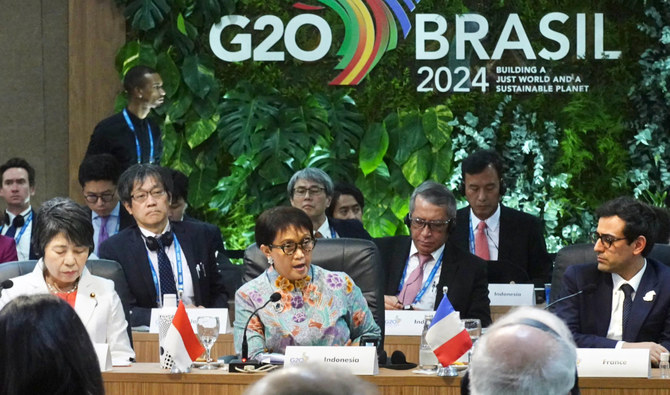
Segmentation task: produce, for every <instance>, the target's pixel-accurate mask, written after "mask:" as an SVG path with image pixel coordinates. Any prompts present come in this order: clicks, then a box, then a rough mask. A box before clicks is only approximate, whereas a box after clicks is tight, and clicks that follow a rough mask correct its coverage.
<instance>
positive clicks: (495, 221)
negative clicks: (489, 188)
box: [470, 203, 500, 232]
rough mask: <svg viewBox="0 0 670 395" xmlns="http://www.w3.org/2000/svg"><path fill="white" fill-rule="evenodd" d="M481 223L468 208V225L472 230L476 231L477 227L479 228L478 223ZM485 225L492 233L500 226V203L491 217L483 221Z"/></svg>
mask: <svg viewBox="0 0 670 395" xmlns="http://www.w3.org/2000/svg"><path fill="white" fill-rule="evenodd" d="M480 222H482V220H480V219H479V218H477V216H476V215H475V214H474V213H473V212H472V208H470V223H471V224H472V229H473V230H474V229H477V226H479V223H480ZM484 222H485V223H486V227H487V228H489V229H491V230H492V231H493V232H495V231H497V230H498V227H499V226H500V203H498V208H496V211H495V212H494V213H493V215H491V216H490V217H488V218H486V219H485V220H484Z"/></svg>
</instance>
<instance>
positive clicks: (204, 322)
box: [198, 316, 219, 370]
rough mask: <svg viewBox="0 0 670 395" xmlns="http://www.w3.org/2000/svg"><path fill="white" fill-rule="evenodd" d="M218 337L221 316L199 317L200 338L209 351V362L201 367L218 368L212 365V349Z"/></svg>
mask: <svg viewBox="0 0 670 395" xmlns="http://www.w3.org/2000/svg"><path fill="white" fill-rule="evenodd" d="M217 337H219V318H218V317H209V316H203V317H198V338H200V343H202V345H203V347H205V351H206V352H207V364H206V365H203V366H201V367H200V369H207V370H212V369H216V367H214V366H212V357H211V351H212V346H213V345H214V342H216V338H217Z"/></svg>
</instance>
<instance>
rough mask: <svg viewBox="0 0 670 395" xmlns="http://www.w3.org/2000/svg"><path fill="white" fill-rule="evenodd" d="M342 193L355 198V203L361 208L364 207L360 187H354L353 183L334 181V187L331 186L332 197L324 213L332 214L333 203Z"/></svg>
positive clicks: (335, 202)
mask: <svg viewBox="0 0 670 395" xmlns="http://www.w3.org/2000/svg"><path fill="white" fill-rule="evenodd" d="M342 195H351V196H353V197H354V199H356V203H358V205H359V206H361V210H362V209H363V207H365V198H363V192H361V190H360V189H358V188H356V186H355V185H352V184H349V183H346V182H338V183H335V187H334V188H333V198H332V199H331V201H330V206H328V208H326V215H327V216H329V217H332V216H333V211H334V210H335V204H337V199H339V198H340V196H342Z"/></svg>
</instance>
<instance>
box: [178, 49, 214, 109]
mask: <svg viewBox="0 0 670 395" xmlns="http://www.w3.org/2000/svg"><path fill="white" fill-rule="evenodd" d="M204 60H205V58H204V57H203V56H202V55H190V56H187V57H186V58H185V59H184V64H183V65H182V74H183V76H184V82H186V85H187V86H188V87H189V88H190V89H191V91H193V93H195V95H196V96H198V97H200V98H204V97H205V96H207V94H208V93H209V91H210V89H212V87H213V86H216V85H218V82H217V81H216V78H215V77H214V70H213V69H211V68H210V67H208V66H207V65H205V63H204Z"/></svg>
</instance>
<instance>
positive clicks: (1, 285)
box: [0, 280, 14, 295]
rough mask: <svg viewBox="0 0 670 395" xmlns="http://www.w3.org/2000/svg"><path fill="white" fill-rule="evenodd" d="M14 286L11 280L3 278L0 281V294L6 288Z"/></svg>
mask: <svg viewBox="0 0 670 395" xmlns="http://www.w3.org/2000/svg"><path fill="white" fill-rule="evenodd" d="M13 286H14V281H12V280H5V281H3V282H1V283H0V295H2V291H3V290H5V289H8V288H11V287H13Z"/></svg>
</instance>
